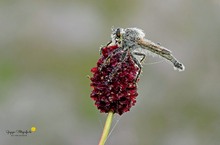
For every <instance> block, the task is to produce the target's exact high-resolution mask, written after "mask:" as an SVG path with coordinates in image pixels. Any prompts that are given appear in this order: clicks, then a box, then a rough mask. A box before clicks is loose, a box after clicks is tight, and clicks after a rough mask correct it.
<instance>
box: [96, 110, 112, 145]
mask: <svg viewBox="0 0 220 145" xmlns="http://www.w3.org/2000/svg"><path fill="white" fill-rule="evenodd" d="M113 115H114V113H113V112H112V111H110V112H109V113H108V116H107V119H106V122H105V126H104V129H103V132H102V136H101V139H100V141H99V145H104V144H105V141H106V140H107V137H108V134H109V130H110V128H111V124H112V118H113Z"/></svg>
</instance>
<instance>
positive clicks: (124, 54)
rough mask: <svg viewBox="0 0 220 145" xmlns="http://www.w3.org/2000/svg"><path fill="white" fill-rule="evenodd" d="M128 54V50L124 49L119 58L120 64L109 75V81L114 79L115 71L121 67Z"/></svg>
mask: <svg viewBox="0 0 220 145" xmlns="http://www.w3.org/2000/svg"><path fill="white" fill-rule="evenodd" d="M127 54H128V50H127V49H126V50H125V51H124V52H123V53H122V55H121V57H120V62H119V63H118V64H117V66H116V67H115V68H114V69H113V71H112V72H111V74H110V75H109V81H111V80H112V78H113V77H114V75H115V74H116V73H117V71H118V70H119V69H120V68H121V67H122V63H123V62H124V60H125V59H126V57H127Z"/></svg>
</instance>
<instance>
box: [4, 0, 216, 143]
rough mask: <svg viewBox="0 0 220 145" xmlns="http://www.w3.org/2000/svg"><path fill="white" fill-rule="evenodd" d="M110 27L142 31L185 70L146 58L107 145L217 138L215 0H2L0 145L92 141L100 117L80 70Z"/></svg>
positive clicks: (85, 70)
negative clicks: (130, 103)
mask: <svg viewBox="0 0 220 145" xmlns="http://www.w3.org/2000/svg"><path fill="white" fill-rule="evenodd" d="M112 26H114V27H125V28H126V27H138V28H141V29H143V30H144V32H145V33H146V37H147V38H148V39H150V40H153V41H155V42H159V43H160V44H161V45H163V46H165V47H167V48H169V49H170V50H172V51H173V54H174V55H175V56H176V57H177V58H178V59H179V60H180V61H181V62H183V63H184V64H185V66H186V70H185V71H184V72H178V71H174V70H173V67H172V66H171V65H170V64H169V63H166V62H162V63H156V64H152V63H154V62H158V61H159V60H158V59H157V58H152V57H148V58H147V61H146V65H145V67H144V72H143V74H142V76H141V80H140V82H139V88H138V92H139V96H138V98H137V103H136V106H135V107H133V108H132V109H131V111H130V112H128V113H125V114H124V115H122V116H121V117H119V116H117V115H116V117H115V118H114V123H116V122H118V123H117V125H116V127H115V128H114V130H113V132H112V134H111V136H110V137H109V138H108V140H107V143H106V144H107V145H114V144H120V145H207V144H208V145H219V144H220V105H219V104H220V77H219V75H220V64H219V61H220V1H219V0H209V1H207V0H194V1H191V0H166V1H162V0H127V1H123V0H121V1H118V0H95V1H89V0H87V1H85V0H62V1H59V0H55V1H54V0H17V1H15V0H1V1H0V144H2V145H3V144H4V145H12V144H17V145H29V144H32V145H60V144H63V145H88V144H89V145H95V144H97V143H98V140H99V138H100V135H101V132H102V128H103V124H104V121H105V118H106V115H105V114H100V113H99V111H98V110H97V109H96V108H95V106H94V105H93V104H94V102H93V101H92V100H91V99H90V91H91V88H90V80H89V79H88V78H87V75H91V72H90V69H91V68H92V67H94V66H95V64H96V61H97V60H98V58H99V47H100V46H101V45H104V44H106V43H107V42H108V41H109V40H110V34H111V28H112ZM32 126H35V127H36V128H37V131H36V132H35V133H31V134H29V135H28V136H26V137H11V136H10V135H8V134H7V133H6V130H11V131H13V130H17V129H22V130H29V129H30V128H31V127H32Z"/></svg>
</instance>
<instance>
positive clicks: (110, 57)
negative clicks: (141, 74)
mask: <svg viewBox="0 0 220 145" xmlns="http://www.w3.org/2000/svg"><path fill="white" fill-rule="evenodd" d="M116 49H119V47H118V46H117V45H113V46H106V47H103V48H102V56H101V58H100V59H99V60H98V62H97V66H96V67H94V68H92V69H91V72H92V73H93V77H91V78H90V79H91V81H92V82H91V84H90V85H91V87H92V88H93V91H92V93H91V95H90V96H91V98H92V99H93V100H94V101H95V105H96V106H97V108H98V109H99V110H100V112H105V113H108V112H109V111H113V112H114V113H118V114H120V115H121V114H123V113H124V112H127V111H129V110H130V108H131V107H132V106H134V105H135V103H136V97H137V95H138V93H137V81H138V80H136V79H137V73H138V71H139V68H138V67H137V66H136V64H135V63H134V61H133V59H132V56H131V54H130V53H129V51H125V50H120V51H117V52H116V51H115V50H116ZM115 52H116V53H115Z"/></svg>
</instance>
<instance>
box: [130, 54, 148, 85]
mask: <svg viewBox="0 0 220 145" xmlns="http://www.w3.org/2000/svg"><path fill="white" fill-rule="evenodd" d="M141 54H142V53H141ZM136 55H137V54H136ZM144 56H145V55H144ZM131 57H132V59H133V60H134V63H135V64H136V65H137V66H138V68H139V71H138V74H137V77H136V79H135V82H137V79H138V78H139V76H140V74H141V71H142V65H141V63H140V62H139V61H138V60H137V58H136V57H134V55H133V54H132V53H131ZM144 58H145V57H144Z"/></svg>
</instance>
